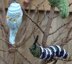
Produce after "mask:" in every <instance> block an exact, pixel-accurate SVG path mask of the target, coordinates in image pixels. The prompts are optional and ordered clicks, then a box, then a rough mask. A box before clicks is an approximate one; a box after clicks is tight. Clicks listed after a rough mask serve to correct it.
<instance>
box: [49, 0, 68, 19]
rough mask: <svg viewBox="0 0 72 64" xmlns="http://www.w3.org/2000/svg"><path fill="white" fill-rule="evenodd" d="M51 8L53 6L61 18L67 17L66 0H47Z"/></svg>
mask: <svg viewBox="0 0 72 64" xmlns="http://www.w3.org/2000/svg"><path fill="white" fill-rule="evenodd" d="M48 1H49V3H50V5H51V6H55V7H57V8H58V9H59V11H60V15H61V17H62V18H66V17H68V15H69V3H68V0H48Z"/></svg>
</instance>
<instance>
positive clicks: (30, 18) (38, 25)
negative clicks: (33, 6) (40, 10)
mask: <svg viewBox="0 0 72 64" xmlns="http://www.w3.org/2000/svg"><path fill="white" fill-rule="evenodd" d="M22 9H23V11H24V13H25V15H26V16H27V17H28V18H29V19H30V20H31V22H33V23H34V24H35V25H36V26H37V27H38V28H39V29H40V31H41V32H42V33H43V34H44V31H43V30H42V29H41V27H40V26H39V25H38V24H37V23H36V22H35V21H33V20H32V19H31V17H30V16H29V15H28V14H27V13H26V11H25V10H24V8H23V7H22Z"/></svg>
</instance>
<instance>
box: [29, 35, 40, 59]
mask: <svg viewBox="0 0 72 64" xmlns="http://www.w3.org/2000/svg"><path fill="white" fill-rule="evenodd" d="M37 40H38V36H37V37H36V39H35V42H34V43H33V45H32V46H31V47H30V48H29V50H30V52H31V54H32V55H33V56H34V57H38V58H39V57H40V51H41V49H40V47H39V45H38V44H37Z"/></svg>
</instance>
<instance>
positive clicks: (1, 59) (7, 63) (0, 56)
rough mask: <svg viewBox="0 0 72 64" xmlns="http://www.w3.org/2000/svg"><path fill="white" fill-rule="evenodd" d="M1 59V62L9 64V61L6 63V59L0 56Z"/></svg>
mask: <svg viewBox="0 0 72 64" xmlns="http://www.w3.org/2000/svg"><path fill="white" fill-rule="evenodd" d="M0 59H1V60H2V61H3V62H4V63H5V64H8V63H7V61H6V60H4V58H3V57H1V56H0Z"/></svg>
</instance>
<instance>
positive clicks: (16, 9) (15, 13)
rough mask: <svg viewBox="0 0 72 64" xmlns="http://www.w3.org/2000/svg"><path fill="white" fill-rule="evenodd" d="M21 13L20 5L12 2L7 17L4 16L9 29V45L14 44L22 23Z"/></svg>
mask: <svg viewBox="0 0 72 64" xmlns="http://www.w3.org/2000/svg"><path fill="white" fill-rule="evenodd" d="M22 16H23V12H22V9H21V5H20V4H19V3H16V2H13V3H11V4H10V6H9V7H8V11H7V15H6V21H7V22H6V23H7V26H8V28H9V42H10V44H15V38H16V34H17V31H18V28H19V27H20V25H21V23H22Z"/></svg>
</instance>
